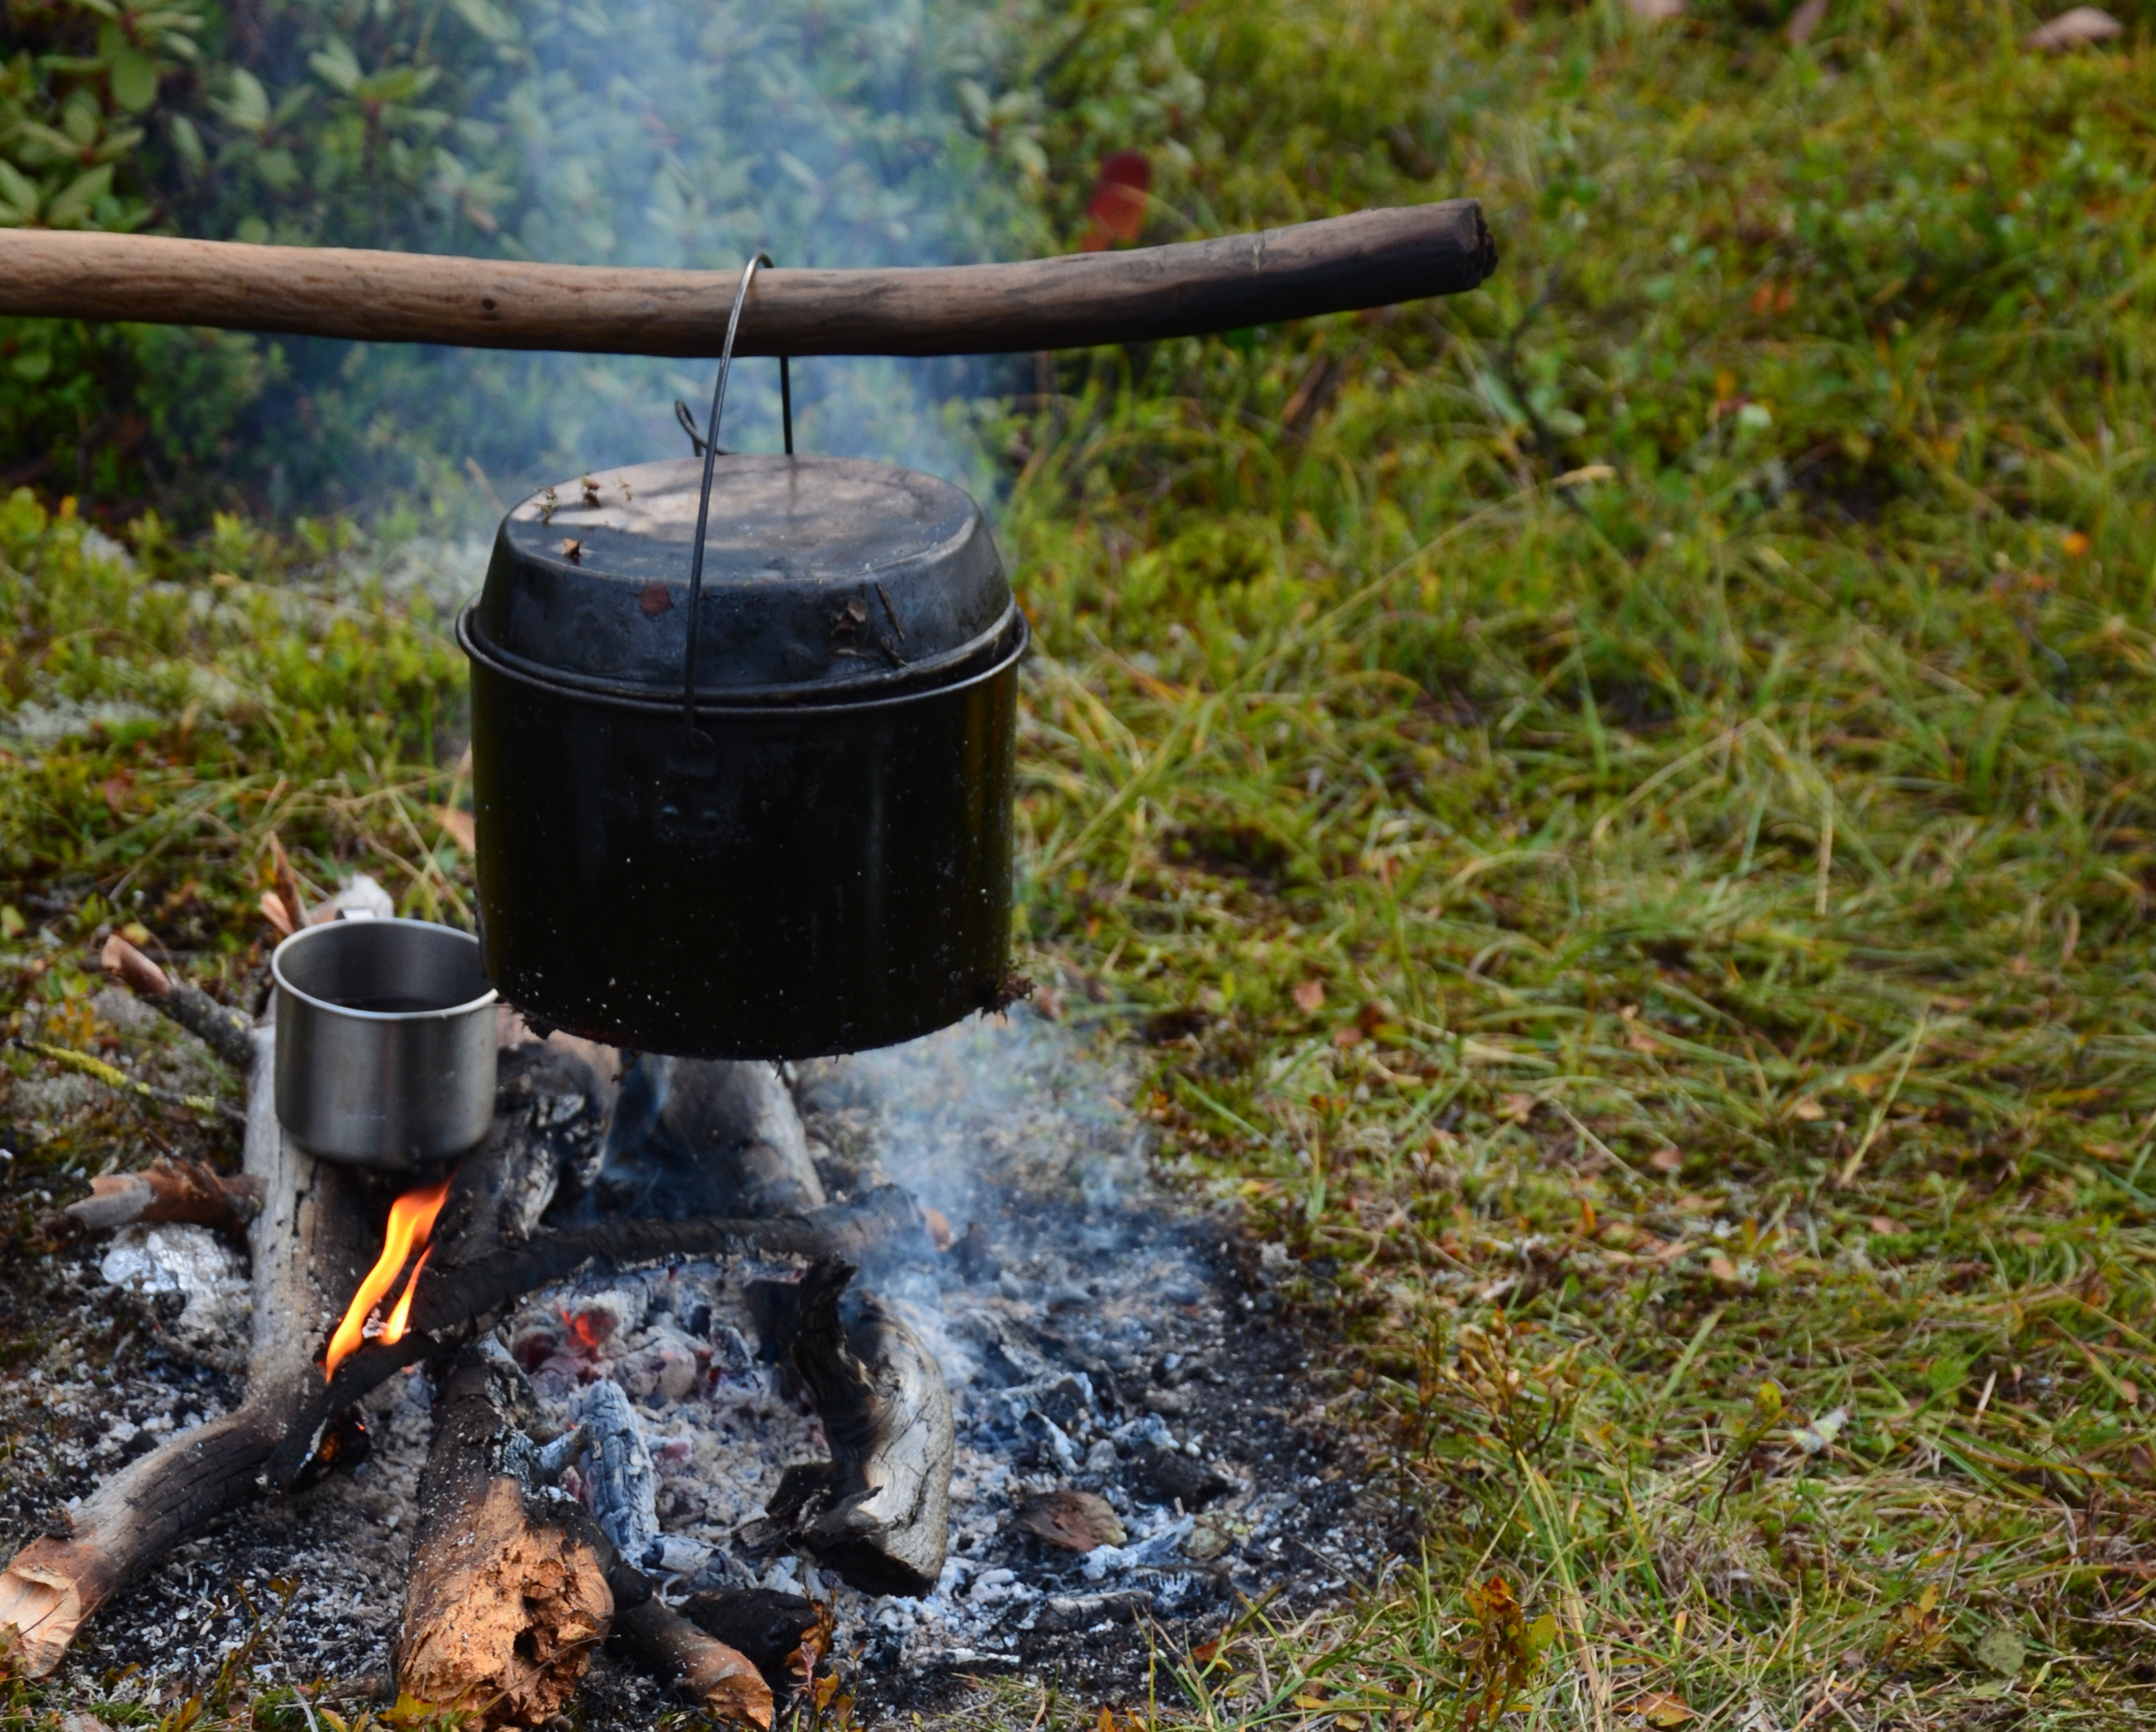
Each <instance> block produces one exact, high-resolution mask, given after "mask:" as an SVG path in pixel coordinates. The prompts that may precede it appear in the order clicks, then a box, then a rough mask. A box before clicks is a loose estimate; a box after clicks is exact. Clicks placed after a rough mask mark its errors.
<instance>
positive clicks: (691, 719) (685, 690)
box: [675, 252, 793, 732]
mask: <svg viewBox="0 0 2156 1732" xmlns="http://www.w3.org/2000/svg"><path fill="white" fill-rule="evenodd" d="M770 264H771V254H768V253H765V252H758V253H757V254H755V255H754V256H753V257H752V258H751V259H750V260H749V261H748V263H747V264H746V265H743V266H742V274H741V283H740V285H739V286H738V287H737V288H736V289H735V290H734V306H733V311H731V313H729V314H728V315H727V316H726V344H725V347H722V348H721V350H720V351H719V376H718V378H717V379H716V381H715V382H714V383H712V386H711V422H710V424H709V425H707V426H706V428H705V429H704V438H703V458H704V486H703V490H702V491H701V492H700V493H699V494H698V495H697V496H696V545H695V547H694V549H693V550H692V551H691V552H690V555H689V624H688V642H687V645H686V648H685V654H684V655H683V656H682V663H683V666H682V671H681V725H682V727H685V728H686V729H688V730H689V731H690V732H695V730H696V622H697V620H698V619H699V618H700V617H701V614H702V613H703V608H702V606H701V603H702V601H703V599H704V531H705V527H706V525H707V524H708V523H709V522H711V474H712V471H713V470H714V469H715V468H716V466H717V464H718V460H719V417H720V416H721V415H722V414H725V413H726V375H727V374H728V373H731V372H732V370H733V364H734V335H735V333H736V332H737V331H739V330H740V329H741V316H742V303H743V302H744V301H747V299H748V285H749V284H750V283H751V282H752V280H754V279H755V276H756V271H757V266H758V265H770ZM778 394H779V406H780V412H781V414H783V417H784V419H785V423H786V455H788V456H789V457H791V456H792V455H793V380H792V379H791V378H789V377H788V368H787V365H786V357H783V356H781V357H779V362H778ZM675 410H676V411H677V412H678V413H680V414H681V415H682V417H683V419H684V420H686V419H687V415H686V406H685V405H684V404H681V403H676V404H675ZM689 436H690V439H694V438H696V433H695V431H694V429H691V430H690V434H689Z"/></svg>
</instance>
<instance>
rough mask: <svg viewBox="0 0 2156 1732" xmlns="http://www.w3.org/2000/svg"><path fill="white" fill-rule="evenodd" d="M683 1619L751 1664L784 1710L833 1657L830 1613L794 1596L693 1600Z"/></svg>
mask: <svg viewBox="0 0 2156 1732" xmlns="http://www.w3.org/2000/svg"><path fill="white" fill-rule="evenodd" d="M681 1616H684V1617H685V1618H686V1619H688V1620H689V1622H690V1623H692V1624H694V1625H695V1626H696V1627H697V1628H698V1629H700V1630H701V1631H703V1632H705V1633H706V1634H707V1635H710V1636H714V1637H717V1638H718V1640H720V1641H721V1642H724V1643H726V1646H727V1647H731V1648H736V1649H738V1650H739V1651H740V1652H742V1653H744V1654H746V1655H747V1657H749V1658H750V1659H751V1660H752V1661H754V1662H755V1663H756V1669H757V1671H758V1672H761V1673H762V1674H763V1681H764V1682H765V1683H767V1684H769V1685H770V1686H771V1690H772V1694H773V1696H774V1697H775V1698H776V1699H778V1704H779V1705H780V1706H781V1707H782V1708H783V1707H784V1706H785V1705H786V1704H787V1703H788V1701H789V1700H790V1699H792V1698H793V1696H794V1695H795V1694H797V1693H799V1692H800V1691H802V1690H804V1689H806V1688H808V1686H809V1685H810V1684H811V1683H813V1682H814V1679H815V1676H816V1668H818V1667H819V1666H820V1665H822V1664H823V1663H824V1656H825V1655H827V1654H829V1652H830V1651H831V1613H830V1609H829V1607H828V1606H819V1605H818V1604H817V1603H816V1602H815V1601H813V1600H804V1599H803V1598H802V1597H801V1596H799V1595H798V1594H781V1593H778V1592H775V1591H773V1590H772V1589H769V1588H726V1589H721V1590H717V1591H712V1592H707V1593H701V1594H691V1595H690V1596H689V1597H688V1599H686V1600H685V1601H683V1602H682V1605H681Z"/></svg>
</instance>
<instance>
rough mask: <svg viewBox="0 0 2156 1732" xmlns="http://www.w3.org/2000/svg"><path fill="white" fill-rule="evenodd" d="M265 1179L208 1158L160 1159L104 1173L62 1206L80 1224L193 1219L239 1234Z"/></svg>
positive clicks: (101, 1227) (93, 1227)
mask: <svg viewBox="0 0 2156 1732" xmlns="http://www.w3.org/2000/svg"><path fill="white" fill-rule="evenodd" d="M261 1210H262V1183H261V1181H260V1180H259V1179H257V1178H255V1177H254V1176H253V1175H251V1174H245V1173H241V1174H233V1175H230V1176H228V1175H226V1174H222V1173H219V1172H218V1170H217V1169H215V1168H213V1167H212V1166H211V1165H210V1164H209V1163H208V1162H207V1161H198V1160H184V1159H182V1160H167V1159H158V1160H154V1161H152V1162H151V1164H149V1166H148V1167H146V1169H143V1170H142V1171H141V1172H140V1173H107V1174H100V1175H99V1176H98V1177H97V1178H95V1179H93V1180H90V1195H88V1196H86V1197H85V1198H83V1199H82V1200H81V1201H80V1202H75V1203H70V1204H69V1205H67V1207H66V1208H65V1209H64V1210H61V1211H60V1212H61V1213H62V1214H64V1215H66V1216H67V1217H68V1219H69V1220H70V1221H74V1223H75V1225H76V1226H80V1227H82V1228H84V1229H85V1230H86V1231H90V1232H93V1233H110V1232H113V1231H117V1230H118V1229H119V1228H121V1227H125V1226H133V1225H134V1224H135V1223H136V1221H188V1222H192V1223H193V1225H195V1226H204V1227H208V1228H210V1229H212V1230H213V1231H216V1232H220V1233H230V1234H233V1235H235V1236H237V1235H238V1234H239V1233H240V1232H242V1231H244V1230H245V1229H246V1226H247V1224H248V1222H249V1221H252V1220H254V1217H255V1216H256V1215H259V1213H260V1212H261Z"/></svg>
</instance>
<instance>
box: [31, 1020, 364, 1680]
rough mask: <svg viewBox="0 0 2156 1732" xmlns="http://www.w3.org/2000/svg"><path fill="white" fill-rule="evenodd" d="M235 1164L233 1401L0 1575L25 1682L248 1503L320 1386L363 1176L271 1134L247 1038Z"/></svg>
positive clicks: (344, 1296)
mask: <svg viewBox="0 0 2156 1732" xmlns="http://www.w3.org/2000/svg"><path fill="white" fill-rule="evenodd" d="M250 1039H251V1041H252V1044H253V1046H254V1061H253V1063H252V1065H251V1066H249V1075H248V1102H247V1132H246V1138H245V1142H244V1155H243V1159H242V1164H243V1167H244V1170H245V1172H246V1174H247V1176H248V1177H249V1179H250V1180H254V1181H255V1182H256V1183H257V1184H259V1185H260V1187H261V1195H262V1207H261V1211H260V1213H259V1214H258V1215H256V1216H255V1218H254V1221H253V1223H252V1224H251V1225H250V1226H249V1231H248V1241H249V1248H250V1250H251V1251H252V1253H253V1257H254V1282H253V1292H254V1317H253V1325H252V1332H251V1338H250V1340H249V1349H248V1375H247V1396H246V1400H245V1401H244V1402H242V1404H241V1405H240V1406H239V1407H238V1408H237V1409H235V1410H234V1411H233V1412H231V1413H228V1414H227V1415H225V1416H223V1417H222V1418H219V1419H214V1420H212V1421H209V1422H208V1423H207V1424H205V1425H201V1426H195V1427H193V1429H192V1430H190V1431H185V1432H182V1433H181V1434H180V1435H179V1436H176V1437H173V1438H172V1439H171V1440H169V1441H168V1442H167V1443H166V1444H164V1446H163V1447H161V1448H159V1449H157V1450H155V1451H153V1452H151V1453H150V1454H148V1455H146V1456H144V1457H141V1459H140V1460H138V1461H136V1462H133V1463H131V1465H129V1466H128V1467H125V1468H123V1469H122V1470H121V1472H118V1473H116V1474H115V1475H114V1476H113V1477H112V1478H110V1479H109V1480H107V1481H106V1482H105V1483H104V1484H103V1485H102V1486H100V1487H99V1488H98V1489H97V1491H96V1492H95V1493H94V1494H93V1495H92V1496H91V1497H90V1498H88V1499H86V1500H85V1502H84V1503H83V1504H82V1505H81V1507H80V1508H78V1509H76V1510H74V1511H73V1512H71V1513H69V1514H68V1515H67V1516H66V1517H65V1518H64V1523H62V1524H56V1525H55V1527H54V1529H52V1530H51V1531H49V1532H48V1533H47V1534H44V1535H43V1536H41V1537H39V1538H38V1539H33V1540H32V1541H31V1542H30V1543H29V1544H28V1545H26V1546H24V1547H23V1549H22V1550H21V1551H19V1552H18V1553H17V1554H16V1555H15V1557H14V1558H13V1560H12V1561H11V1562H10V1563H9V1564H8V1567H7V1569H6V1570H4V1571H0V1630H8V1629H12V1630H13V1632H15V1634H16V1637H17V1640H18V1643H19V1647H18V1654H19V1657H20V1660H19V1663H20V1665H21V1667H22V1669H23V1672H24V1673H26V1674H27V1675H28V1676H30V1677H32V1678H42V1677H44V1676H45V1675H46V1674H47V1673H50V1672H51V1671H52V1670H53V1669H54V1668H55V1667H57V1666H58V1665H59V1663H60V1661H61V1659H62V1657H64V1655H65V1653H66V1652H67V1648H68V1645H69V1643H70V1642H73V1641H74V1636H75V1632H77V1631H78V1630H79V1629H80V1627H82V1622H83V1620H84V1619H85V1618H86V1617H88V1616H90V1613H91V1612H92V1611H95V1610H96V1608H97V1607H98V1606H100V1604H101V1603H102V1602H103V1601H105V1600H106V1599H107V1598H109V1597H110V1596H111V1595H112V1594H113V1593H114V1592H115V1591H117V1590H118V1589H119V1588H121V1587H122V1586H125V1585H126V1583H127V1582H128V1581H130V1580H132V1579H133V1578H134V1577H135V1575H137V1574H138V1573H139V1572H140V1571H141V1570H144V1569H146V1568H147V1567H148V1566H149V1565H152V1564H154V1563H155V1562H156V1561H157V1560H158V1559H159V1558H161V1557H162V1556H163V1555H165V1554H166V1553H167V1551H169V1550H171V1549H172V1547H173V1546H175V1545H177V1544H179V1543H180V1542H181V1541H182V1540H183V1539H187V1538H188V1537H189V1536H190V1535H191V1534H195V1533H197V1532H198V1531H199V1530H200V1529H202V1528H203V1526H204V1525H205V1524H207V1523H208V1522H209V1521H211V1520H213V1519H215V1518H216V1517H218V1516H219V1515H221V1514H224V1513H225V1512H226V1511H227V1510H229V1509H232V1508H236V1507H237V1506H239V1504H241V1503H245V1502H247V1501H248V1500H249V1499H250V1498H254V1496H255V1495H256V1494H257V1492H258V1489H259V1480H258V1475H259V1472H260V1470H261V1467H262V1465H263V1463H264V1461H265V1460H267V1459H268V1458H269V1456H270V1454H271V1453H272V1452H273V1451H275V1449H276V1447H278V1446H279V1445H280V1443H282V1442H284V1441H285V1436H286V1435H287V1433H288V1432H289V1431H290V1428H291V1427H292V1426H293V1425H294V1423H295V1421H296V1420H297V1418H298V1417H299V1416H300V1415H301V1414H303V1413H304V1412H305V1411H306V1404H307V1401H308V1400H309V1398H310V1397H311V1396H312V1395H314V1394H315V1393H316V1391H317V1390H320V1389H321V1382H322V1374H321V1367H320V1366H319V1365H316V1362H315V1352H316V1345H317V1344H318V1343H319V1342H321V1340H322V1339H324V1337H325V1336H326V1334H327V1332H328V1330H329V1329H330V1328H331V1325H332V1324H333V1323H335V1322H336V1318H337V1317H338V1315H339V1314H340V1313H341V1312H342V1310H343V1308H344V1306H345V1304H346V1301H347V1300H348V1299H349V1298H350V1296H351V1294H352V1292H353V1291H354V1290H355V1288H356V1287H357V1285H358V1282H359V1277H360V1274H361V1272H362V1271H363V1270H364V1269H365V1268H366V1267H367V1263H368V1262H370V1261H371V1260H372V1257H373V1255H374V1251H375V1246H374V1243H373V1238H374V1236H375V1234H376V1232H377V1231H378V1226H379V1214H378V1210H375V1209H374V1208H372V1207H371V1206H370V1204H369V1200H368V1197H367V1180H366V1179H365V1177H364V1176H363V1175H362V1174H360V1173H359V1172H357V1170H356V1169H351V1168H345V1167H336V1166H331V1165H330V1164H326V1163H321V1162H317V1161H316V1159H314V1158H313V1157H312V1156H311V1155H309V1154H306V1153H305V1151H304V1150H302V1149H300V1148H299V1147H298V1146H297V1145H295V1144H292V1143H291V1142H290V1141H289V1140H288V1139H287V1138H285V1135H284V1134H283V1132H282V1131H281V1129H280V1127H279V1125H278V1123H277V1115H276V1108H275V1069H276V1066H275V1035H274V1033H273V1032H272V1030H269V1029H268V1028H266V1027H265V1028H259V1029H256V1030H254V1031H253V1032H252V1035H251V1036H250Z"/></svg>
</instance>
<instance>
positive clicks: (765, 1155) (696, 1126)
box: [594, 1054, 827, 1215]
mask: <svg viewBox="0 0 2156 1732" xmlns="http://www.w3.org/2000/svg"><path fill="white" fill-rule="evenodd" d="M594 1200H595V1202H596V1203H598V1205H601V1206H603V1208H604V1209H605V1210H607V1211H608V1212H609V1213H624V1214H631V1215H798V1214H802V1213H804V1212H806V1211H807V1210H812V1209H820V1208H822V1207H823V1206H824V1203H825V1201H826V1200H827V1199H826V1197H825V1195H824V1186H823V1183H822V1181H821V1180H819V1178H818V1177H817V1174H816V1167H815V1164H814V1162H813V1161H812V1160H811V1159H809V1151H808V1138H807V1136H806V1134H805V1133H803V1130H802V1128H801V1114H800V1111H799V1109H798V1108H796V1107H795V1105H794V1104H793V1092H792V1091H791V1090H789V1089H788V1087H787V1086H786V1083H785V1081H784V1079H783V1077H780V1075H779V1073H778V1070H777V1069H776V1068H775V1067H774V1066H771V1065H769V1064H764V1063H760V1062H756V1061H733V1060H728V1059H716V1060H714V1059H685V1058H665V1057H660V1056H653V1055H649V1054H647V1055H645V1056H643V1057H641V1058H639V1059H638V1060H637V1061H636V1062H635V1063H634V1065H632V1066H630V1067H629V1070H628V1071H627V1072H625V1073H624V1076H623V1078H622V1087H621V1094H620V1097H619V1100H618V1102H616V1104H615V1108H614V1114H613V1123H612V1126H611V1127H610V1128H609V1130H608V1136H607V1150H606V1161H605V1164H604V1165H603V1167H602V1168H601V1169H600V1173H599V1178H598V1186H597V1195H596V1196H595V1199H594Z"/></svg>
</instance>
